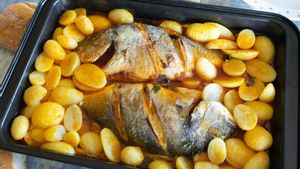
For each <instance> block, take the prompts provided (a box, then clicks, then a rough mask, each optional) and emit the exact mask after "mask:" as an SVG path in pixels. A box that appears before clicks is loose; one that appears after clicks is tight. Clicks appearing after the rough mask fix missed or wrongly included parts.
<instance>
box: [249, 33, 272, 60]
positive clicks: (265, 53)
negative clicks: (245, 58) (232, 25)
mask: <svg viewBox="0 0 300 169" xmlns="http://www.w3.org/2000/svg"><path fill="white" fill-rule="evenodd" d="M253 49H255V50H257V51H259V56H258V59H260V60H262V61H264V62H267V63H272V61H273V59H274V55H275V46H274V44H273V42H272V41H271V40H270V39H269V38H268V37H266V36H257V37H256V40H255V43H254V46H253Z"/></svg>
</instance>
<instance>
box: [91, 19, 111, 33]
mask: <svg viewBox="0 0 300 169" xmlns="http://www.w3.org/2000/svg"><path fill="white" fill-rule="evenodd" d="M88 17H89V19H90V20H91V22H92V23H93V26H94V31H95V32H99V31H102V30H104V29H107V28H110V27H111V26H112V23H111V21H110V20H109V19H108V18H107V17H105V16H102V15H90V16H88Z"/></svg>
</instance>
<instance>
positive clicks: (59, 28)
mask: <svg viewBox="0 0 300 169" xmlns="http://www.w3.org/2000/svg"><path fill="white" fill-rule="evenodd" d="M62 34H63V28H61V27H58V28H56V29H55V30H54V32H53V35H52V39H54V40H56V41H57V36H58V35H62Z"/></svg>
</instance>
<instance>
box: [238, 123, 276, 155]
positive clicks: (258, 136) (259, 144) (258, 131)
mask: <svg viewBox="0 0 300 169" xmlns="http://www.w3.org/2000/svg"><path fill="white" fill-rule="evenodd" d="M244 141H245V143H246V144H247V145H248V146H249V147H250V148H251V149H253V150H255V151H265V150H267V149H268V148H270V147H271V145H272V144H273V138H272V134H271V133H270V132H269V131H268V130H266V129H265V128H263V127H261V126H256V127H255V128H254V129H252V130H249V131H247V132H246V133H245V135H244Z"/></svg>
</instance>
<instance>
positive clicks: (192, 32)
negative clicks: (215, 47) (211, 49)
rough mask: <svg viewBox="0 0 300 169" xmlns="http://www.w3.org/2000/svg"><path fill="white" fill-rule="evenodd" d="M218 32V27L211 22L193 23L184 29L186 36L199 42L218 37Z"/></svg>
mask: <svg viewBox="0 0 300 169" xmlns="http://www.w3.org/2000/svg"><path fill="white" fill-rule="evenodd" d="M220 33H221V32H220V30H219V29H218V27H217V26H216V25H215V24H212V23H203V24H201V23H194V24H191V25H189V26H188V28H187V29H186V35H187V37H189V38H191V39H193V40H195V41H199V42H208V41H211V40H214V39H218V38H219V36H220Z"/></svg>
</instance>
